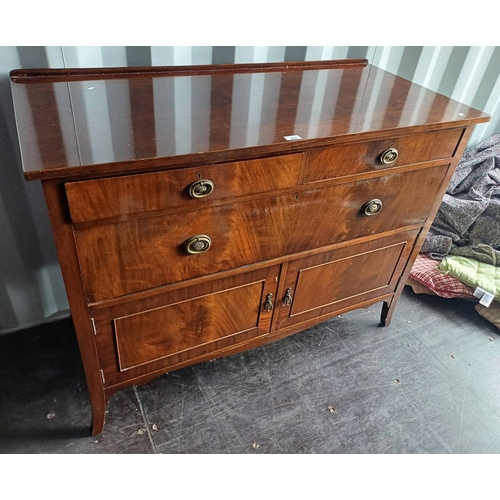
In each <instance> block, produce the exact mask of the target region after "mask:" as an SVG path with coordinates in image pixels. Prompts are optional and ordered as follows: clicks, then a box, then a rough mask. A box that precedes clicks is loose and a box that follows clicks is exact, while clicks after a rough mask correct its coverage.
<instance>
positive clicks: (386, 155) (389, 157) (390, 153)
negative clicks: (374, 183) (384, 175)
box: [380, 148, 399, 165]
mask: <svg viewBox="0 0 500 500" xmlns="http://www.w3.org/2000/svg"><path fill="white" fill-rule="evenodd" d="M398 155H399V153H398V150H397V149H396V148H389V149H386V150H385V151H384V152H383V153H382V154H381V155H380V161H381V162H382V163H383V164H384V165H390V164H391V163H394V162H395V161H396V160H397V159H398Z"/></svg>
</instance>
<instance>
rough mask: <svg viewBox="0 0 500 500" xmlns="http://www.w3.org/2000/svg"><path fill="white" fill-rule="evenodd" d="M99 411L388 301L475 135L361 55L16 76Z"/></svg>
mask: <svg viewBox="0 0 500 500" xmlns="http://www.w3.org/2000/svg"><path fill="white" fill-rule="evenodd" d="M10 77H11V89H12V94H13V100H14V107H15V113H16V121H17V127H18V133H19V142H20V149H21V156H22V162H23V169H24V175H25V177H26V179H28V180H40V181H41V182H42V185H43V190H44V193H45V198H46V202H47V207H48V211H49V215H50V220H51V224H52V228H53V234H54V238H55V243H56V247H57V252H58V256H59V261H60V266H61V269H62V274H63V278H64V283H65V286H66V291H67V295H68V300H69V304H70V308H71V314H72V319H73V322H74V326H75V330H76V334H77V338H78V343H79V347H80V351H81V356H82V360H83V365H84V369H85V374H86V380H87V385H88V389H89V394H90V400H91V404H92V433H93V434H98V433H100V432H101V431H102V430H103V426H104V417H105V408H106V403H107V401H108V399H109V397H110V396H111V395H112V394H113V393H115V392H116V391H117V390H119V389H121V388H124V387H127V386H130V385H133V384H139V383H144V382H147V381H149V380H151V379H152V378H153V377H156V376H158V375H161V374H164V373H166V372H169V371H172V370H175V369H178V368H181V367H185V366H187V365H191V364H194V363H199V362H203V361H206V360H209V359H214V358H217V357H221V356H226V355H230V354H233V353H236V352H239V351H243V350H246V349H250V348H253V347H256V346H259V345H262V344H264V343H267V342H271V341H275V340H277V339H280V338H282V337H285V336H287V335H290V334H293V333H297V332H299V331H301V330H304V329H306V328H308V327H311V326H312V325H314V324H316V323H318V322H321V321H324V320H325V319H327V318H331V317H332V316H336V315H339V314H341V313H343V312H346V311H349V310H352V309H355V308H359V307H367V306H369V305H371V304H374V303H376V302H382V313H381V324H382V325H387V324H388V323H389V322H390V319H391V316H392V314H393V311H394V308H395V305H396V302H397V300H398V297H399V296H400V294H401V291H402V289H403V287H404V285H405V280H406V278H407V276H408V274H409V271H410V269H411V265H412V263H413V262H414V260H415V258H416V256H417V254H418V252H419V249H420V247H421V244H422V243H423V240H424V238H425V235H426V232H427V230H428V228H429V226H430V224H431V222H432V220H433V217H434V216H435V214H436V211H437V209H438V207H439V204H440V201H441V199H442V197H443V195H444V192H445V190H446V187H447V185H448V182H449V180H450V177H451V175H452V174H453V171H454V169H455V167H456V164H457V162H458V160H459V159H460V157H461V155H462V152H463V150H464V148H465V146H466V144H467V141H468V139H469V137H470V133H471V131H472V128H473V126H474V125H475V124H477V123H481V122H487V121H488V120H489V116H488V115H486V114H484V113H482V112H480V111H478V110H475V109H472V108H470V107H468V106H465V105H463V104H461V103H459V102H456V101H453V100H451V99H448V98H447V97H445V96H443V95H439V94H437V93H434V92H432V91H430V90H427V89H425V88H422V87H420V86H418V85H416V84H413V83H411V82H409V81H407V80H404V79H402V78H399V77H397V76H395V75H393V74H390V73H388V72H385V71H382V70H380V69H378V68H376V67H374V66H372V65H370V64H368V62H367V61H366V60H361V59H357V60H344V61H315V62H301V63H269V64H235V65H214V66H179V67H142V68H106V69H102V68H101V69H42V70H13V71H12V72H11V73H10Z"/></svg>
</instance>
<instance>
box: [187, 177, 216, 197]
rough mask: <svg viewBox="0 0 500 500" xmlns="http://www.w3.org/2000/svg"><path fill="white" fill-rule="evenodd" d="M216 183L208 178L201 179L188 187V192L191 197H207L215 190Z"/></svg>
mask: <svg viewBox="0 0 500 500" xmlns="http://www.w3.org/2000/svg"><path fill="white" fill-rule="evenodd" d="M214 187H215V186H214V183H213V182H212V181H209V180H208V179H199V180H197V181H196V182H193V183H192V184H190V185H189V187H188V193H189V196H191V198H205V196H208V195H209V194H211V193H212V192H213V190H214Z"/></svg>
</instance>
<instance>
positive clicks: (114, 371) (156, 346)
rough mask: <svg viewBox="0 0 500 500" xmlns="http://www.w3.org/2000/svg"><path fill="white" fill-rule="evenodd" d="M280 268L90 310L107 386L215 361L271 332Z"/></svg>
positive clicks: (275, 267) (270, 268)
mask: <svg viewBox="0 0 500 500" xmlns="http://www.w3.org/2000/svg"><path fill="white" fill-rule="evenodd" d="M278 275H279V266H273V267H269V268H265V269H260V270H257V271H253V272H247V273H242V274H239V275H236V276H232V277H229V278H224V279H219V280H212V281H209V282H205V283H203V284H199V285H195V286H189V287H183V288H178V289H176V290H172V291H167V292H164V293H162V294H159V295H156V296H153V297H148V298H145V299H141V300H135V301H130V302H126V303H122V304H119V305H116V306H113V307H110V308H106V309H102V310H95V311H93V313H92V314H93V319H94V324H95V327H96V335H97V346H98V351H99V357H100V362H101V366H102V367H103V372H104V377H105V380H106V384H107V385H113V384H116V383H120V382H123V381H125V380H129V379H131V378H135V377H138V376H141V375H144V374H147V373H152V372H156V371H162V370H164V369H167V368H168V369H171V368H172V369H173V368H174V367H175V368H178V367H181V366H186V365H188V364H191V363H193V362H199V361H203V360H205V359H211V358H213V357H216V355H217V354H220V353H222V352H224V351H228V353H230V351H231V349H232V347H233V346H236V345H238V344H242V343H246V342H249V341H253V340H258V339H259V338H261V337H265V336H267V335H268V334H269V332H270V328H271V317H272V315H273V312H274V303H275V297H276V289H277V280H278Z"/></svg>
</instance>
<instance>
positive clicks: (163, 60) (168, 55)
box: [151, 46, 174, 66]
mask: <svg viewBox="0 0 500 500" xmlns="http://www.w3.org/2000/svg"><path fill="white" fill-rule="evenodd" d="M173 64H174V48H173V47H156V46H153V47H151V65H152V66H172V65H173Z"/></svg>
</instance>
